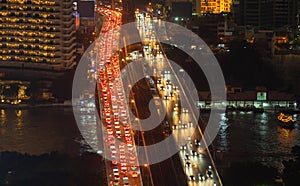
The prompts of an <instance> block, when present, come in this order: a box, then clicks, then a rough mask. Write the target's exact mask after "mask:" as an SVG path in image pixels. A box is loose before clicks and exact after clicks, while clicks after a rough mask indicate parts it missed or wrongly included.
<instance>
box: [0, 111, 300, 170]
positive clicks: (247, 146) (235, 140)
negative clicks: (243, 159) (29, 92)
mask: <svg viewBox="0 0 300 186" xmlns="http://www.w3.org/2000/svg"><path fill="white" fill-rule="evenodd" d="M208 116H209V115H208V114H202V117H203V119H207V118H208ZM276 117H277V115H276V114H274V113H263V114H253V113H247V112H243V113H239V112H231V113H227V114H223V115H221V116H220V118H221V122H220V131H219V135H218V136H217V137H216V139H215V144H216V147H217V150H220V151H223V152H228V153H233V154H247V155H249V159H250V160H257V161H260V162H263V163H265V164H267V165H271V166H274V167H277V168H282V164H281V162H282V160H288V159H290V158H291V148H292V147H293V146H294V145H297V144H300V126H299V121H300V117H299V115H294V118H295V119H296V120H297V122H298V124H296V127H295V129H294V130H292V131H289V130H286V129H282V128H280V127H279V126H277V124H278V121H277V118H276ZM95 122H96V121H95V118H94V116H92V115H82V116H81V118H80V122H79V123H80V126H81V131H82V133H83V134H84V136H85V137H89V139H88V140H89V141H94V142H95V144H96V143H97V135H96V129H95V128H96V123H95ZM81 139H83V137H82V136H81V134H80V132H79V130H78V127H77V125H76V122H75V119H74V116H73V111H72V108H71V107H70V108H37V109H29V110H28V109H24V110H14V109H5V110H4V109H1V110H0V152H1V151H17V152H22V153H30V154H42V153H48V152H51V151H54V150H57V151H60V152H64V153H71V154H78V153H79V151H80V144H78V142H76V141H78V140H79V141H80V140H81Z"/></svg>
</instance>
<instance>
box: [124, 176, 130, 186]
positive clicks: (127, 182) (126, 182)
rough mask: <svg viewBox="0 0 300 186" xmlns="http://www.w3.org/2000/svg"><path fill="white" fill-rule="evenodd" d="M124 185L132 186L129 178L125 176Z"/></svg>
mask: <svg viewBox="0 0 300 186" xmlns="http://www.w3.org/2000/svg"><path fill="white" fill-rule="evenodd" d="M123 184H124V185H126V186H127V185H130V183H129V179H128V177H127V176H124V177H123Z"/></svg>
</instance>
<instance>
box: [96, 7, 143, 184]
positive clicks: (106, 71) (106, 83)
mask: <svg viewBox="0 0 300 186" xmlns="http://www.w3.org/2000/svg"><path fill="white" fill-rule="evenodd" d="M99 13H100V14H101V15H104V17H105V21H104V24H103V26H102V29H101V34H100V40H99V41H98V42H97V43H96V48H97V52H98V56H99V57H98V58H97V60H98V64H97V65H98V66H97V69H98V72H97V75H98V97H99V103H100V104H99V106H100V118H101V121H102V126H101V127H102V134H103V138H104V139H105V144H104V147H105V148H104V151H105V154H106V156H108V158H107V159H109V160H111V161H107V163H106V169H107V170H106V173H107V181H108V185H109V186H118V185H137V186H139V185H142V179H141V175H140V169H139V167H138V166H137V165H138V162H137V161H138V160H137V153H136V150H135V143H134V138H133V135H134V134H133V131H132V130H131V127H130V125H131V122H130V118H129V113H128V106H127V104H126V100H125V99H126V96H125V93H124V88H123V82H122V79H121V77H120V64H119V55H118V53H115V51H118V44H119V43H118V41H119V27H120V25H121V24H122V21H121V19H122V14H121V13H120V12H118V11H114V10H110V9H104V8H101V9H99Z"/></svg>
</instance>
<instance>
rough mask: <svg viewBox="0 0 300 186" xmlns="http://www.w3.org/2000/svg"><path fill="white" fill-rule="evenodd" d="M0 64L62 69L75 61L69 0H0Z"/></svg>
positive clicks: (71, 12) (74, 36)
mask: <svg viewBox="0 0 300 186" xmlns="http://www.w3.org/2000/svg"><path fill="white" fill-rule="evenodd" d="M0 2H1V3H0V41H1V42H0V66H1V67H15V68H30V69H49V70H65V69H68V68H72V67H73V66H74V64H75V58H76V56H75V52H76V30H75V29H76V28H75V17H74V16H73V0H0Z"/></svg>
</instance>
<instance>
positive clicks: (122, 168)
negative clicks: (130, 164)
mask: <svg viewBox="0 0 300 186" xmlns="http://www.w3.org/2000/svg"><path fill="white" fill-rule="evenodd" d="M121 171H122V172H123V173H126V172H127V164H126V163H121Z"/></svg>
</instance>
